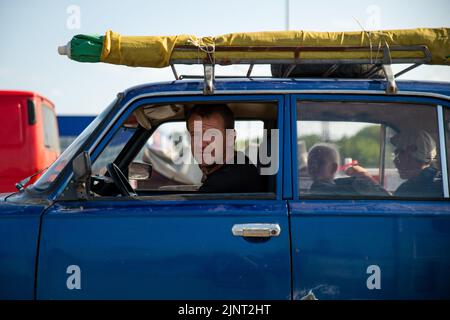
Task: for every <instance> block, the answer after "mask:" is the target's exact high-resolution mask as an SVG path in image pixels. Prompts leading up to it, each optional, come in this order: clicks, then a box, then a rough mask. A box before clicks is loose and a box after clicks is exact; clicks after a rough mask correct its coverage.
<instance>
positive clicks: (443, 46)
mask: <svg viewBox="0 0 450 320" xmlns="http://www.w3.org/2000/svg"><path fill="white" fill-rule="evenodd" d="M449 30H450V29H449V28H437V29H410V30H386V31H370V32H367V31H361V32H308V31H275V32H254V33H231V34H226V35H221V36H216V37H202V38H199V37H196V36H192V35H177V36H122V35H120V34H118V33H116V32H113V31H107V32H106V34H105V36H88V35H78V36H75V37H74V38H73V39H72V40H71V41H70V42H69V44H68V45H67V46H64V47H60V48H59V52H60V53H61V54H66V55H68V56H69V57H70V58H71V59H73V60H76V61H80V62H105V63H111V64H119V65H127V66H132V67H151V68H163V67H167V66H169V65H170V64H171V63H205V62H207V63H211V64H232V63H252V61H256V60H259V61H260V62H259V63H261V60H265V61H268V63H273V62H274V61H275V63H276V61H282V60H287V59H295V60H298V61H302V60H310V61H312V62H313V63H314V60H317V61H321V60H328V61H331V62H333V63H334V62H338V61H340V60H344V59H345V60H348V59H353V60H355V61H356V60H358V59H366V60H367V59H368V60H369V61H374V62H375V61H377V59H382V58H383V57H384V55H385V51H383V48H390V49H389V50H390V51H389V54H390V56H391V57H390V58H392V59H397V60H398V61H399V62H397V63H401V59H406V60H407V61H413V59H425V58H427V57H426V56H424V51H423V50H421V48H418V46H424V47H426V48H427V50H428V52H429V53H430V57H428V58H429V59H428V60H426V63H427V64H435V65H449V64H450V58H449V56H450V45H449V40H448V38H449ZM408 46H409V47H410V48H413V50H403V49H401V48H400V47H408ZM396 47H398V48H397V49H396ZM196 61H197V62H196Z"/></svg>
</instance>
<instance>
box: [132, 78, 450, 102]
mask: <svg viewBox="0 0 450 320" xmlns="http://www.w3.org/2000/svg"><path fill="white" fill-rule="evenodd" d="M203 85H204V84H203V79H200V80H187V79H184V80H174V81H167V82H157V83H148V84H142V85H138V86H135V87H132V88H129V89H128V90H126V91H125V100H129V99H133V98H135V97H138V96H141V95H149V94H154V95H158V93H166V94H167V93H168V94H170V93H172V92H173V93H174V94H175V93H176V94H180V93H181V94H182V92H186V93H189V94H192V93H196V92H198V93H199V94H202V92H203ZM397 85H398V88H399V92H400V93H402V92H411V93H426V94H435V95H441V96H446V97H449V98H450V83H449V82H437V81H412V80H397ZM385 90H386V81H385V80H360V79H280V78H222V79H221V78H217V79H216V81H215V94H221V93H233V92H245V91H249V92H250V91H253V92H258V93H261V94H263V93H265V92H267V93H270V92H273V93H276V92H280V93H289V92H301V91H303V92H305V93H307V92H320V91H324V92H325V91H327V92H330V91H332V92H336V93H339V92H341V91H342V92H343V93H345V92H354V91H362V92H364V91H367V93H368V94H369V93H371V92H374V91H379V92H384V91H385Z"/></svg>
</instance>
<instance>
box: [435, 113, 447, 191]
mask: <svg viewBox="0 0 450 320" xmlns="http://www.w3.org/2000/svg"><path fill="white" fill-rule="evenodd" d="M437 121H438V129H439V151H440V158H441V159H440V162H441V170H442V187H443V189H444V190H443V191H444V198H449V190H448V168H447V147H446V142H447V137H446V134H445V127H444V123H445V118H444V108H443V107H442V105H441V104H439V105H437Z"/></svg>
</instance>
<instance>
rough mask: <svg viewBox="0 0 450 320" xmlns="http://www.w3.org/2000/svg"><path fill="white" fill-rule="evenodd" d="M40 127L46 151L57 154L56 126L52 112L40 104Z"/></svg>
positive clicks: (57, 138) (46, 106)
mask: <svg viewBox="0 0 450 320" xmlns="http://www.w3.org/2000/svg"><path fill="white" fill-rule="evenodd" d="M42 127H43V130H44V145H45V147H46V148H47V149H51V150H54V151H57V152H59V150H60V149H59V137H58V125H57V122H56V116H55V113H54V112H53V110H52V109H51V108H50V107H49V106H48V105H46V104H42Z"/></svg>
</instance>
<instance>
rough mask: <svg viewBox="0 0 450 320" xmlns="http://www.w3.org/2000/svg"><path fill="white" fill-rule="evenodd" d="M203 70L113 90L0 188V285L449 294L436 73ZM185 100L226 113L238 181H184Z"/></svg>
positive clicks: (244, 293)
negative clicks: (62, 144) (51, 157)
mask: <svg viewBox="0 0 450 320" xmlns="http://www.w3.org/2000/svg"><path fill="white" fill-rule="evenodd" d="M206 85H207V84H205V82H204V81H203V80H196V79H183V80H176V81H173V82H166V83H154V84H146V85H141V86H137V87H133V88H131V89H128V90H126V91H125V92H123V93H119V94H118V96H117V98H116V99H115V100H114V101H113V102H112V103H111V104H110V105H109V106H108V107H107V108H105V109H104V111H103V112H102V113H101V114H100V115H99V116H98V117H97V118H96V119H95V120H94V121H93V122H92V123H90V124H89V126H88V127H87V128H86V129H85V130H84V131H83V133H82V134H81V135H79V136H78V138H77V139H76V140H75V141H74V142H73V143H72V144H71V145H70V146H69V147H68V148H67V149H66V150H65V151H64V153H63V154H62V155H61V156H60V157H59V158H58V159H57V160H56V161H55V162H54V163H53V165H52V166H51V167H50V168H48V169H47V170H46V171H45V172H44V173H43V174H42V175H41V176H40V178H39V179H38V180H37V182H36V183H34V184H33V185H31V186H28V187H27V188H22V190H21V191H19V192H17V193H14V194H2V195H1V196H0V240H1V241H0V299H30V300H31V299H37V300H45V299H275V300H278V299H280V300H297V299H449V298H450V203H449V187H448V185H449V180H448V178H449V176H448V165H449V161H448V160H449V159H448V158H447V154H448V153H449V152H450V140H449V139H450V84H448V83H440V82H425V81H420V82H415V81H398V82H397V87H398V88H397V92H396V93H392V92H388V93H387V92H386V86H387V85H386V82H385V81H384V80H383V79H375V80H370V79H356V80H352V79H330V78H321V79H298V78H297V79H296V78H289V79H288V78H280V79H276V78H257V77H255V78H222V79H220V78H217V79H215V82H214V92H213V94H211V93H212V92H206V93H209V94H205V86H206ZM207 89H208V88H207ZM210 89H211V88H209V90H210ZM199 105H200V106H203V107H204V108H206V107H214V106H217V105H221V106H223V105H225V106H227V108H229V110H231V111H232V113H233V115H234V119H235V131H236V141H235V144H234V146H233V147H234V148H235V149H236V152H239V153H241V154H244V155H246V157H248V159H249V160H250V161H251V165H253V166H254V167H256V169H257V171H258V174H259V175H260V177H262V179H261V180H254V181H253V182H251V183H253V184H258V186H255V190H256V191H255V192H240V191H239V190H238V189H236V190H237V191H236V192H232V191H231V192H202V188H201V186H202V180H203V179H202V178H203V173H202V171H201V170H199V168H198V166H197V165H196V162H195V161H192V160H193V159H192V158H193V156H192V154H191V153H190V152H189V151H190V147H192V146H190V138H189V132H187V129H186V121H185V119H186V114H187V113H188V112H189V110H191V109H192V108H193V107H195V106H199ZM326 154H328V155H329V156H325V155H326ZM182 157H184V160H185V161H183V162H181V161H178V160H180V158H182ZM408 157H409V158H408ZM330 159H331V160H330ZM327 161H328V162H327ZM328 165H329V166H328ZM321 166H323V167H321ZM327 166H328V167H327ZM413 167H414V168H416V169H412V168H413ZM417 167H419V169H420V170H418V171H417ZM326 168H328V169H329V172H328V174H329V176H328V178H327V179H328V180H327V179H325V178H324V176H323V175H324V173H323V172H325V171H326V170H328V169H326ZM414 170H416V171H417V172H416V171H414ZM413 171H414V172H413ZM330 172H331V173H330ZM225 180H227V178H226V177H225V179H224V184H226V183H227V181H225ZM256 187H257V188H256Z"/></svg>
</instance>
